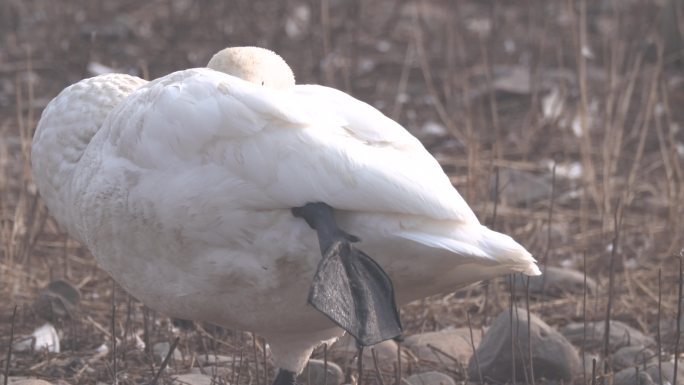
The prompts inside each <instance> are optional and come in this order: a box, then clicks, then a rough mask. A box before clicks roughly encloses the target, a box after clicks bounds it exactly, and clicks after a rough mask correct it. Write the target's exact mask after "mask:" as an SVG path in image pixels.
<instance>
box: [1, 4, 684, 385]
mask: <svg viewBox="0 0 684 385" xmlns="http://www.w3.org/2000/svg"><path fill="white" fill-rule="evenodd" d="M683 8H684V7H683V6H682V4H681V3H679V2H678V1H677V0H629V1H618V0H615V1H609V0H596V1H587V0H567V1H560V0H558V1H547V0H526V1H522V0H509V1H498V2H497V1H477V0H453V1H447V0H444V1H438V0H377V1H363V0H321V1H314V0H311V1H306V0H301V1H298V0H286V1H280V2H276V1H265V0H254V1H253V0H235V1H224V2H219V1H208V0H206V1H204V0H152V1H147V2H141V1H134V0H122V1H102V0H80V1H77V0H2V1H0V245H1V246H2V247H1V248H0V349H2V350H0V363H2V368H0V373H5V371H4V370H3V369H4V367H5V360H4V357H5V352H6V351H7V348H8V342H9V341H10V330H11V329H12V325H13V326H14V329H15V330H14V338H15V339H16V338H20V337H22V336H26V335H30V334H31V332H32V330H33V329H35V328H36V327H37V326H40V325H41V324H43V323H44V322H45V321H44V320H45V318H46V317H47V318H51V319H53V321H55V325H56V327H57V328H58V330H60V332H61V333H62V338H61V340H62V349H61V350H62V352H61V353H59V354H55V353H46V352H42V353H39V354H29V353H25V354H19V353H18V354H15V355H14V356H13V358H12V360H11V362H10V365H9V367H8V368H9V369H8V370H9V373H10V375H12V376H29V375H30V376H38V377H40V378H45V379H47V380H49V381H51V382H53V383H58V382H60V381H61V382H63V383H69V384H77V383H79V384H80V383H96V382H98V381H101V382H105V383H112V382H113V380H112V379H113V375H114V373H117V377H118V381H119V383H126V384H128V383H130V384H134V383H135V384H137V383H143V382H148V381H150V380H151V379H152V378H153V376H154V373H156V372H157V371H158V369H159V362H158V361H155V360H154V359H153V358H152V357H151V355H152V353H150V352H149V351H144V350H143V351H141V350H140V349H138V348H137V347H136V336H137V338H138V340H139V341H145V342H148V344H147V346H148V347H150V346H151V345H153V344H154V343H156V342H160V341H173V340H174V338H175V337H179V338H180V339H179V341H180V342H179V344H178V348H177V349H178V350H179V351H180V352H181V353H182V354H183V357H184V359H183V360H182V361H181V362H178V361H176V363H175V364H174V365H173V367H172V369H173V370H177V371H183V370H185V369H188V368H189V367H191V366H192V365H193V362H194V359H195V358H196V357H197V356H198V355H210V354H225V355H236V356H239V357H240V361H239V362H240V365H241V366H240V368H242V365H243V362H244V368H245V369H244V373H243V375H242V376H241V377H240V376H239V375H238V376H237V378H235V376H233V377H230V376H228V378H227V379H226V378H224V379H223V381H228V382H231V381H232V382H241V383H251V382H252V381H253V378H254V377H255V376H256V375H257V374H256V373H257V372H255V371H254V368H253V366H254V361H255V357H257V360H256V361H259V362H261V358H259V357H262V351H263V350H262V349H263V342H262V341H261V340H260V339H259V338H256V339H255V341H256V346H254V345H253V340H252V336H251V335H249V334H243V333H238V332H235V331H228V330H221V329H218V328H214V327H211V326H209V325H195V326H190V327H177V326H173V325H172V324H171V322H170V321H169V320H168V319H167V318H166V317H164V315H162V314H156V313H155V312H153V311H151V310H147V309H145V308H144V306H143V305H142V304H141V303H139V302H137V301H136V300H135V299H132V298H130V297H129V296H128V295H127V294H126V293H125V292H123V291H122V290H121V289H118V288H117V287H116V284H115V283H113V281H112V280H111V279H110V278H109V277H108V276H107V275H106V274H105V273H104V272H102V271H101V270H99V269H98V267H97V266H96V264H95V262H94V260H93V258H92V257H91V256H90V255H89V253H88V251H87V250H86V249H84V248H83V247H81V246H80V245H79V244H78V243H77V242H76V241H74V240H70V239H69V238H68V236H67V235H66V234H64V233H63V231H62V230H60V229H59V227H58V226H57V224H56V223H55V221H54V220H53V219H52V218H50V216H49V213H47V211H46V209H45V207H44V206H43V204H42V202H41V201H40V198H39V197H38V196H37V193H36V188H35V186H34V185H33V183H32V181H31V172H30V161H29V159H30V146H31V138H32V135H33V131H34V129H35V126H36V122H37V121H38V119H39V117H40V113H41V111H42V109H43V108H44V107H45V106H46V104H47V103H48V102H49V101H50V99H51V98H53V97H54V96H56V94H57V93H58V92H59V91H60V90H62V89H63V88H64V87H66V86H67V85H69V84H71V83H74V82H76V81H78V80H80V79H82V78H85V77H89V76H93V75H96V74H99V73H102V72H106V71H110V70H114V71H116V72H125V73H130V74H135V75H138V76H141V77H144V78H148V79H154V78H157V77H159V76H163V75H165V74H168V73H170V72H172V71H175V70H179V69H185V68H190V67H201V66H204V65H206V63H207V61H208V59H209V58H210V57H211V55H212V54H213V53H215V52H216V51H218V50H219V49H221V48H224V47H226V46H238V45H257V46H263V47H266V48H270V49H272V50H275V51H276V52H278V53H279V54H280V55H281V56H283V58H284V59H285V60H286V61H287V62H288V63H289V64H290V66H291V67H292V68H293V70H294V72H295V75H296V77H297V82H298V83H320V84H325V85H330V86H334V87H337V88H340V89H342V90H345V91H347V92H349V93H351V94H352V95H354V96H355V97H357V98H359V99H361V100H364V101H366V102H368V103H370V104H371V105H374V106H375V107H377V108H378V109H380V110H381V111H383V112H384V113H385V114H387V115H388V116H390V117H392V118H394V119H395V120H397V121H398V122H400V123H401V124H402V125H404V126H405V127H406V128H407V129H408V130H410V131H411V132H412V133H414V134H415V135H416V136H417V137H418V138H420V139H421V140H422V141H423V143H424V144H425V145H426V146H427V147H428V149H429V150H430V151H431V152H432V153H433V154H434V155H435V157H437V159H438V160H439V161H440V163H441V164H442V165H443V167H444V169H445V171H446V172H447V173H448V174H449V175H450V177H451V178H452V181H453V183H454V185H455V186H456V187H457V188H458V189H459V191H460V192H461V194H462V195H464V197H465V198H466V200H467V201H468V202H469V204H470V205H471V207H472V208H473V210H474V211H475V213H476V214H477V215H478V217H479V218H480V220H481V221H482V222H483V223H485V224H487V225H488V226H490V227H493V228H495V229H497V230H499V231H502V232H505V233H507V234H510V235H512V236H513V237H514V238H516V239H517V240H518V241H519V242H520V243H522V244H523V245H525V246H526V247H527V248H528V249H529V250H530V251H531V252H532V253H533V254H534V255H535V256H536V257H537V258H538V260H539V261H540V262H541V264H542V265H545V266H546V265H548V266H563V267H566V268H569V269H570V268H573V269H576V270H579V271H586V274H587V276H588V277H590V278H593V279H594V280H596V281H597V283H598V290H597V292H595V293H592V294H591V295H590V296H589V298H587V303H588V304H590V305H588V306H586V310H583V309H584V308H585V307H584V306H583V305H582V304H583V296H582V291H581V290H580V291H579V292H575V293H566V294H565V295H563V296H561V297H560V298H553V299H550V298H548V297H546V296H541V297H536V298H532V299H531V300H530V303H529V307H530V309H531V310H532V312H534V313H535V314H538V315H540V316H541V317H542V318H543V319H544V320H545V321H546V322H547V323H549V324H551V325H553V326H555V327H560V326H563V325H565V324H567V323H568V322H571V321H581V320H584V319H585V318H586V319H587V320H602V319H604V318H605V316H606V313H607V306H608V304H609V302H610V306H611V317H612V319H617V320H621V321H624V322H626V323H628V324H630V325H631V326H633V327H635V328H637V329H639V330H641V331H643V332H644V333H646V334H649V335H654V333H655V330H656V325H657V324H658V322H657V320H658V317H659V316H660V319H661V320H672V319H674V318H675V317H676V314H677V303H678V302H677V301H678V295H677V293H678V290H677V289H678V283H680V278H679V271H680V261H681V258H682V251H681V250H682V249H683V248H684V243H683V241H684V236H683V234H684V174H683V170H682V169H683V163H684V162H683V159H684V129H682V128H683V126H684V109H683V108H682V107H683V106H684V43H683V39H684V19H683V18H682V17H684V9H683ZM611 266H613V270H612V271H613V279H612V280H611V279H610V277H611ZM659 271H661V274H662V279H660V280H659V279H658V276H659ZM57 279H62V280H65V281H68V282H70V283H71V284H73V285H74V286H75V287H77V288H78V290H79V291H80V293H81V300H80V304H79V305H78V306H77V307H76V308H74V309H70V310H69V313H70V314H71V316H70V317H59V316H58V315H55V314H47V315H46V314H45V311H44V303H43V304H41V302H40V301H39V302H38V304H37V305H36V300H37V299H38V298H41V297H40V293H41V290H42V289H43V288H44V287H46V285H47V284H48V283H50V282H52V281H54V280H57ZM517 279H520V278H517ZM509 281H510V280H509V278H505V277H504V278H501V279H499V280H496V281H494V282H491V283H490V284H489V285H487V286H478V287H475V288H471V289H469V290H467V291H464V292H460V293H456V294H448V295H445V296H439V297H435V298H431V299H428V300H425V301H420V302H418V303H413V304H410V305H408V306H406V307H405V308H404V309H402V319H403V323H404V325H405V327H406V329H407V334H411V333H415V332H417V331H423V330H437V329H441V328H444V327H447V326H464V325H466V312H468V313H469V315H470V318H471V321H472V324H473V326H474V327H476V328H478V329H479V328H481V327H483V326H486V325H488V324H489V323H490V322H491V319H492V317H493V316H494V315H495V314H497V313H498V312H499V311H501V310H502V309H506V308H508V306H509V305H510V296H509V294H508V289H507V287H508V284H509ZM611 282H612V285H611ZM611 286H612V289H611ZM659 292H660V293H662V299H661V300H660V303H659V300H658V293H659ZM609 293H610V295H609ZM609 299H610V301H609ZM518 301H519V304H522V305H524V304H525V303H526V302H527V301H525V298H522V297H521V298H518ZM15 306H16V309H17V311H16V317H14V322H13V321H12V320H13V316H12V315H13V309H14V308H15ZM41 306H43V307H41ZM41 309H42V310H41ZM659 309H660V313H659ZM112 321H114V322H112ZM186 326H187V325H186ZM112 331H113V333H114V335H116V336H117V340H118V346H117V347H116V349H114V348H113V346H112V344H111V342H112ZM675 348H676V347H675V345H674V339H670V340H668V341H664V342H663V351H664V355H666V356H668V355H671V354H672V353H673V352H674V350H675ZM113 352H114V353H113ZM316 354H317V355H318V356H320V355H321V354H322V353H321V352H316ZM668 357H669V356H668ZM266 369H268V370H267V371H270V370H272V368H266ZM261 370H265V369H264V367H263V366H262V367H261ZM349 370H352V368H349ZM411 370H413V369H412V368H411V367H410V366H408V367H405V368H404V371H405V372H404V373H402V374H404V375H405V374H409V373H410V371H411ZM450 373H451V374H452V375H453V376H454V378H456V379H457V380H465V378H464V377H463V375H462V372H459V371H451V372H450ZM167 376H168V374H164V375H163V376H162V380H161V381H167V380H168V377H167ZM389 378H391V377H387V379H388V380H389ZM262 381H263V378H262ZM369 381H371V382H372V381H376V379H375V376H370V377H369ZM255 383H256V384H257V385H258V383H259V381H258V380H255Z"/></svg>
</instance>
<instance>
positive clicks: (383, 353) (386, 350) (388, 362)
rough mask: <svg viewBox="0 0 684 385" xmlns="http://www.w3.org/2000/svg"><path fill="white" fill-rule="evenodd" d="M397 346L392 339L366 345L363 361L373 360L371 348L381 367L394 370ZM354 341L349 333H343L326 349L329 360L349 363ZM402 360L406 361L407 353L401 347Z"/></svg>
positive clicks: (354, 347) (354, 354)
mask: <svg viewBox="0 0 684 385" xmlns="http://www.w3.org/2000/svg"><path fill="white" fill-rule="evenodd" d="M398 348H399V346H398V345H397V343H396V342H394V340H387V341H383V342H381V343H379V344H377V345H373V346H368V347H366V348H364V349H363V360H364V362H373V354H372V349H374V350H375V355H376V357H377V359H378V365H379V366H380V367H381V368H382V369H388V370H394V363H396V362H397V349H398ZM356 354H357V348H356V342H355V341H354V339H353V338H351V337H350V336H349V335H345V336H344V337H342V338H340V339H338V340H337V342H335V343H334V344H333V345H332V346H331V347H330V348H329V349H328V357H329V360H333V361H335V362H337V363H339V364H340V365H342V366H345V365H347V364H350V363H351V362H352V360H353V359H354V357H356ZM401 357H402V362H407V359H408V357H407V355H406V353H405V352H404V351H403V349H402V353H401Z"/></svg>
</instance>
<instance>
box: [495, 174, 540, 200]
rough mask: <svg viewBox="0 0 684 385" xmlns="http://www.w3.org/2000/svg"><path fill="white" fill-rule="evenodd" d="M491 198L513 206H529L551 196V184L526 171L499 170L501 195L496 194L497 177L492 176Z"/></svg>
mask: <svg viewBox="0 0 684 385" xmlns="http://www.w3.org/2000/svg"><path fill="white" fill-rule="evenodd" d="M490 186H491V190H490V196H491V198H492V199H494V198H495V197H496V196H497V195H498V197H499V199H500V200H501V201H502V202H503V203H505V204H508V205H511V206H519V205H524V206H529V205H530V204H532V203H534V202H536V201H539V200H542V199H548V198H549V197H550V196H551V182H550V181H549V180H548V178H544V177H540V176H537V175H534V174H532V173H529V172H526V171H519V170H512V169H507V168H501V169H499V193H498V194H497V193H496V190H495V188H496V175H495V174H493V175H492V182H491V184H490Z"/></svg>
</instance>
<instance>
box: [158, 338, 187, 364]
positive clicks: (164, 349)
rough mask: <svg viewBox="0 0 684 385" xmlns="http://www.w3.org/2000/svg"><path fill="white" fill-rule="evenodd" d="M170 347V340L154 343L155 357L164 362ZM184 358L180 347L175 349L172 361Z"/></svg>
mask: <svg viewBox="0 0 684 385" xmlns="http://www.w3.org/2000/svg"><path fill="white" fill-rule="evenodd" d="M169 349H171V344H170V343H168V342H157V343H156V344H154V346H153V347H152V352H153V353H154V357H155V358H156V359H157V362H163V361H164V359H165V358H166V355H167V354H169ZM182 359H183V355H182V354H181V352H180V351H178V349H174V350H173V354H172V355H171V361H170V362H173V361H181V360H182Z"/></svg>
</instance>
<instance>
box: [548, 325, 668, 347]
mask: <svg viewBox="0 0 684 385" xmlns="http://www.w3.org/2000/svg"><path fill="white" fill-rule="evenodd" d="M604 330H605V322H604V321H596V322H588V323H587V330H586V349H587V350H596V349H601V348H602V347H603V332H604ZM561 333H563V335H564V336H565V338H567V339H568V341H570V342H571V343H572V344H573V345H575V346H577V347H580V348H581V347H582V344H583V342H582V341H583V338H584V337H583V336H584V334H585V333H584V323H582V322H573V323H569V324H567V325H566V326H565V327H564V328H563V329H562V330H561ZM608 344H609V346H610V350H611V352H615V351H617V350H618V349H620V348H622V347H625V346H645V347H653V346H655V340H654V339H653V338H651V337H648V336H646V335H644V333H642V332H640V331H638V330H636V329H634V328H633V327H631V326H629V325H627V324H625V323H624V322H620V321H610V336H609V339H608Z"/></svg>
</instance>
